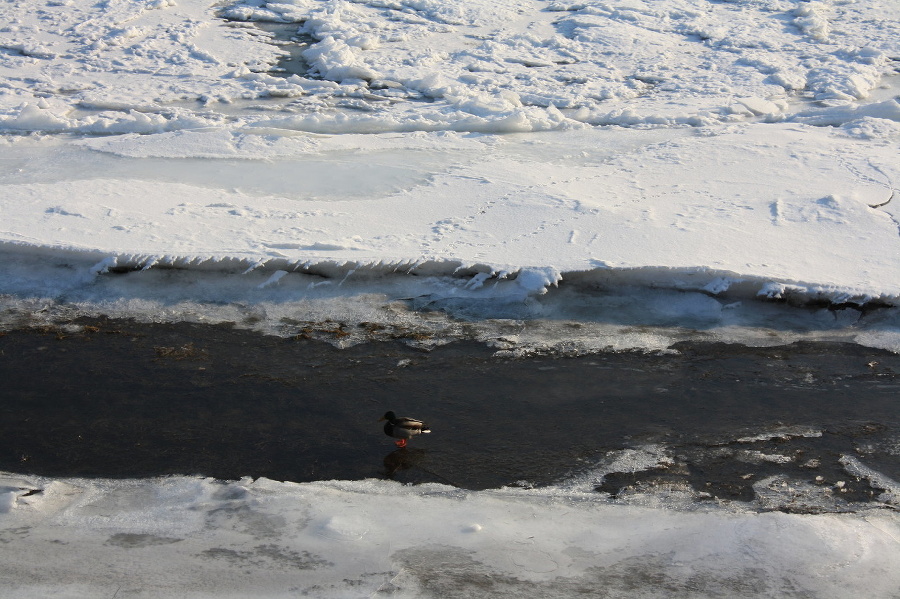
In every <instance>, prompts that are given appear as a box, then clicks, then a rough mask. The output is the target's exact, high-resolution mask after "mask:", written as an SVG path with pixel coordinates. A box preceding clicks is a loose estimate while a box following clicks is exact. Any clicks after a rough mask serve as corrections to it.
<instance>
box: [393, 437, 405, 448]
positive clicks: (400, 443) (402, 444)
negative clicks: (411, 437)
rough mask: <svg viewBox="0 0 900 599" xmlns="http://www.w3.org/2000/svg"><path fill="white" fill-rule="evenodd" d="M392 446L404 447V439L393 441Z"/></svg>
mask: <svg viewBox="0 0 900 599" xmlns="http://www.w3.org/2000/svg"><path fill="white" fill-rule="evenodd" d="M394 445H396V446H397V447H406V439H397V440H396V441H394Z"/></svg>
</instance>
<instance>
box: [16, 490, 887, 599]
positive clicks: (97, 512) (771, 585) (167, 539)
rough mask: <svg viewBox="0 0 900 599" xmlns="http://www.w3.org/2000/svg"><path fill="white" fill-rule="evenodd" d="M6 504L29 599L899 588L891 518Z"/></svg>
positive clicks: (157, 501) (57, 495)
mask: <svg viewBox="0 0 900 599" xmlns="http://www.w3.org/2000/svg"><path fill="white" fill-rule="evenodd" d="M0 489H2V491H3V492H4V493H3V496H4V499H5V501H4V502H3V505H4V507H3V512H4V513H3V514H0V517H2V518H3V520H4V524H5V526H4V530H3V532H2V535H3V539H4V541H5V543H4V545H3V547H5V548H7V549H9V548H15V551H4V565H3V570H4V572H5V573H6V578H7V582H6V583H5V586H6V588H7V589H8V590H9V591H10V592H14V593H15V594H17V595H18V596H42V595H44V594H48V593H51V592H63V593H65V594H68V595H69V596H87V595H92V596H98V595H107V594H110V593H118V594H127V595H130V596H135V597H153V596H160V595H172V594H177V595H179V596H184V597H210V596H217V597H239V596H246V594H248V593H252V594H255V595H258V596H266V597H288V596H297V595H312V596H316V597H369V596H378V595H381V594H385V595H391V596H399V597H464V596H473V595H474V596H486V595H487V594H490V595H491V596H494V597H507V596H509V597H512V596H516V597H556V596H574V595H576V594H579V593H588V594H592V593H597V592H600V591H601V590H602V591H603V592H606V593H614V594H624V595H626V596H635V595H634V593H635V591H636V590H637V589H640V596H690V597H721V596H723V595H740V596H745V597H756V596H773V595H777V596H782V597H793V596H806V595H814V596H817V597H823V598H824V597H843V596H846V595H847V594H852V593H854V592H856V590H857V589H858V588H859V584H860V581H865V583H866V585H867V593H868V594H869V595H870V596H873V597H888V596H890V595H891V594H892V593H893V592H894V591H895V590H896V588H897V585H898V584H900V580H898V574H897V571H896V568H894V567H893V566H894V564H895V563H896V560H897V547H898V544H897V538H898V536H900V523H898V519H897V517H896V515H895V513H892V512H888V511H883V510H869V511H865V512H862V513H859V514H855V515H847V514H843V515H840V516H838V515H832V514H824V515H803V516H801V515H795V514H794V515H792V514H786V513H782V512H766V513H754V512H749V513H748V512H745V511H742V510H740V509H738V510H729V509H722V508H704V509H688V510H684V511H681V510H678V509H674V510H673V509H671V508H660V507H642V506H639V505H628V504H614V503H610V502H609V501H607V500H604V499H603V498H602V496H601V495H599V494H596V493H578V492H573V491H571V490H570V491H565V492H561V491H554V490H553V489H549V490H546V489H545V490H524V489H501V490H496V491H484V492H479V493H472V492H466V491H460V490H458V489H454V488H452V487H446V486H442V485H437V484H430V485H420V486H416V487H408V486H403V485H399V484H397V483H392V482H384V481H376V480H367V481H359V482H321V483H310V484H291V483H281V482H276V481H271V480H266V479H258V480H255V481H254V480H251V479H249V478H248V479H244V480H241V481H234V482H220V481H214V480H210V479H202V478H191V477H173V478H165V479H155V480H144V481H136V480H125V481H89V480H80V479H66V480H49V479H40V478H36V477H26V478H22V477H15V476H12V475H7V476H5V477H4V478H3V479H2V487H0ZM60 581H66V582H65V584H64V585H60ZM662 581H665V582H664V583H663V582H662Z"/></svg>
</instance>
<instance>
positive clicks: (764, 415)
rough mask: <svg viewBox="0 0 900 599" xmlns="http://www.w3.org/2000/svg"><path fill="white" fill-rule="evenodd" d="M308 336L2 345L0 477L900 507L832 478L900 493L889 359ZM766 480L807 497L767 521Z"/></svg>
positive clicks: (19, 338) (791, 349) (208, 331)
mask: <svg viewBox="0 0 900 599" xmlns="http://www.w3.org/2000/svg"><path fill="white" fill-rule="evenodd" d="M333 334H336V332H335V333H333ZM302 337H303V336H301V337H299V338H291V339H279V338H272V337H266V336H260V335H257V334H254V333H247V332H242V331H239V330H233V329H231V328H228V327H210V326H201V325H140V324H137V323H132V322H128V321H106V320H102V321H93V322H92V321H86V322H83V323H81V324H79V325H69V326H65V327H60V328H44V329H38V330H32V331H11V332H9V333H7V334H6V335H5V336H4V337H2V338H0V343H2V347H3V352H4V356H5V360H4V364H3V368H4V370H5V371H6V372H7V373H8V376H7V379H8V380H9V381H10V382H9V383H7V390H8V392H9V393H10V394H11V395H10V397H15V398H17V400H16V401H14V402H9V403H8V404H7V406H6V407H5V418H4V429H3V431H2V434H0V438H2V439H3V444H4V446H5V447H6V449H5V451H4V452H3V455H4V456H5V457H4V461H3V462H2V464H0V467H2V468H3V469H6V470H16V469H22V468H27V469H28V470H29V471H32V472H35V473H40V474H47V475H53V476H93V477H109V476H112V477H130V476H154V475H160V474H201V475H207V476H213V477H216V478H221V479H236V478H240V477H241V476H253V477H257V476H265V477H268V478H273V479H277V480H290V481H295V482H302V481H313V480H328V479H361V478H370V477H386V478H392V479H394V480H398V481H401V482H416V483H422V482H437V483H444V484H451V485H454V486H457V487H462V488H469V489H483V488H490V487H494V488H496V487H501V486H510V485H519V486H526V487H533V486H539V487H544V486H547V485H553V484H578V485H581V487H582V488H583V490H593V489H596V490H598V491H602V492H604V493H610V494H612V495H614V496H616V497H627V496H628V495H629V494H631V493H640V492H642V491H647V492H650V493H651V494H652V492H653V489H654V488H656V487H658V486H659V485H662V486H664V487H669V486H671V488H672V489H673V490H674V491H677V492H685V493H688V494H694V495H695V497H696V498H698V499H718V500H735V501H743V502H757V504H758V505H757V507H758V508H760V507H761V508H763V509H769V508H771V507H775V508H776V509H787V510H790V509H794V508H796V509H797V510H799V511H804V510H805V511H813V512H815V511H844V510H851V509H853V508H852V507H850V506H851V505H852V504H853V502H857V501H861V502H876V503H877V502H878V501H884V500H885V497H887V498H888V499H889V497H890V493H892V492H895V491H896V489H891V488H889V487H890V485H889V484H888V485H887V487H885V486H884V485H883V481H881V482H878V481H875V480H872V479H870V477H866V476H864V475H861V474H860V472H859V471H853V468H854V466H853V465H851V464H849V463H848V462H847V460H851V461H853V464H855V463H856V462H855V461H860V460H861V462H860V463H861V464H863V465H865V466H866V467H869V468H872V469H874V471H877V472H878V473H880V474H881V475H883V476H884V477H885V479H884V480H892V479H893V480H896V479H900V465H898V462H897V451H896V442H897V434H898V428H897V427H898V423H897V411H896V405H895V395H896V392H897V389H898V385H900V382H898V380H897V376H898V375H897V373H898V370H900V362H898V358H897V356H896V354H892V353H889V352H884V351H879V350H872V349H865V348H861V347H859V346H856V345H850V344H826V343H801V344H796V345H792V346H780V347H770V348H747V347H742V346H729V345H724V344H704V343H682V344H678V345H677V346H676V347H677V352H675V353H670V354H646V353H641V352H622V353H602V354H595V355H589V356H582V357H574V358H573V357H570V358H565V357H554V356H544V357H540V356H537V357H531V358H516V359H509V358H504V357H502V356H500V355H497V354H495V353H494V352H493V351H492V350H491V349H490V348H487V347H485V346H483V345H481V344H476V343H454V344H449V345H446V346H442V347H438V348H436V349H432V350H429V351H425V350H422V349H416V348H414V347H409V346H407V345H405V344H401V343H399V342H394V343H386V342H381V343H369V344H363V345H359V346H355V347H353V348H351V349H344V350H338V349H335V348H333V347H331V346H330V345H326V344H324V343H321V342H316V341H312V340H309V339H305V338H302ZM96 381H102V385H100V386H98V384H97V383H96ZM388 409H393V410H395V411H397V412H398V413H409V414H411V415H414V416H416V415H417V416H420V417H422V418H426V419H427V421H428V423H429V424H430V425H431V426H432V428H434V429H435V433H434V434H433V435H430V436H428V437H422V438H417V439H415V440H414V441H413V442H411V444H410V447H408V448H407V449H403V450H396V449H395V448H394V447H393V445H392V443H391V440H390V439H389V438H387V437H385V436H384V435H383V433H382V432H381V427H380V425H378V424H377V423H376V422H375V421H376V420H377V418H378V417H380V415H381V414H383V413H384V412H385V411H387V410H388ZM648 460H649V461H648ZM771 477H782V479H783V480H788V481H793V482H795V483H796V484H800V485H801V486H805V485H809V489H817V490H814V491H809V489H807V490H806V491H798V493H799V495H798V497H797V501H798V503H796V504H791V503H790V501H789V499H790V498H789V496H787V495H786V496H785V497H783V498H782V499H781V500H782V501H787V503H785V504H784V505H781V504H778V503H777V502H776V503H775V504H771V505H770V503H771V497H770V495H771V493H770V492H769V491H766V492H765V493H760V489H759V488H757V487H758V486H759V485H764V486H768V485H772V484H773V483H772V482H771V481H769V480H768V479H770V478H771ZM845 479H846V480H845ZM838 480H844V482H845V483H846V484H844V485H842V486H841V487H840V488H836V487H835V486H834V485H835V484H836V483H837V481H838ZM564 481H568V482H564ZM575 481H577V482H575ZM766 481H768V482H766ZM879 484H882V486H880V487H879V486H878V485H879ZM804 488H806V487H804ZM807 491H809V493H807ZM772 492H776V493H777V492H778V491H777V490H775V491H772ZM885 492H887V493H888V495H886V496H885V497H881V495H882V494H883V493H885ZM785 493H789V492H788V491H787V490H785ZM804 493H806V494H807V495H808V497H801V495H804ZM879 498H880V499H879ZM804 501H806V502H808V503H809V505H808V506H806V507H804V506H805V504H804ZM890 502H891V501H888V503H890Z"/></svg>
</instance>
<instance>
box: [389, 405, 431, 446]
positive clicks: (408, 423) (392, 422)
mask: <svg viewBox="0 0 900 599" xmlns="http://www.w3.org/2000/svg"><path fill="white" fill-rule="evenodd" d="M384 420H387V422H385V423H384V434H385V435H387V436H388V437H394V438H396V439H397V441H395V442H394V444H395V445H396V446H397V447H406V440H407V439H412V438H413V437H415V436H416V435H421V434H422V433H430V432H431V429H430V428H429V427H428V425H427V424H425V423H424V422H422V421H421V420H416V419H415V418H402V417H401V418H397V415H396V414H394V413H393V412H387V413H386V414H385V415H384V416H383V417H381V418H380V419H379V420H378V422H382V421H384Z"/></svg>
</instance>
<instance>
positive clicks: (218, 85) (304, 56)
mask: <svg viewBox="0 0 900 599" xmlns="http://www.w3.org/2000/svg"><path fill="white" fill-rule="evenodd" d="M0 22H2V25H0V253H2V256H3V259H2V261H0V296H2V300H3V310H2V314H0V327H3V328H5V329H8V328H12V327H17V326H23V324H29V325H33V324H41V323H46V322H48V321H65V320H67V319H71V318H72V317H74V316H77V315H80V314H87V315H112V316H121V317H133V318H138V319H144V320H157V321H159V320H161V321H184V320H188V321H198V322H234V323H237V325H239V326H246V327H250V328H256V329H259V330H262V331H263V332H265V333H269V334H292V333H294V332H296V331H294V330H293V329H292V328H291V327H292V326H293V325H292V324H291V323H296V322H298V321H325V320H328V319H332V320H338V321H342V322H374V323H379V324H380V325H383V327H384V328H382V329H381V330H383V331H386V333H385V335H389V333H390V330H391V327H400V326H402V327H405V328H407V329H408V328H410V327H419V328H422V329H427V330H428V331H429V332H430V333H431V335H429V338H430V339H437V340H440V341H447V340H451V339H457V338H475V339H479V340H482V341H487V342H489V343H492V344H493V345H494V346H495V347H497V349H498V351H500V352H506V353H507V354H515V353H516V352H528V351H531V350H533V349H542V348H543V349H546V348H551V349H552V348H555V349H557V350H560V351H562V350H565V351H576V352H585V351H604V350H609V349H629V348H642V349H647V350H665V349H667V348H670V347H671V346H672V344H673V343H674V342H676V341H679V340H684V339H713V340H724V341H728V342H737V343H746V344H766V345H770V344H778V343H789V342H792V341H795V340H798V339H810V340H838V341H849V342H856V343H861V344H865V345H870V346H874V347H880V348H885V349H889V350H891V351H894V352H898V351H900V316H898V308H897V305H898V301H900V211H898V207H900V198H898V197H897V193H896V190H897V187H898V181H900V160H898V155H900V152H898V150H900V100H898V98H900V5H896V4H895V3H890V2H875V1H869V0H858V1H847V0H820V1H800V0H732V1H728V2H712V1H707V0H653V1H650V0H624V1H615V2H613V1H606V0H585V1H571V2H570V1H564V0H500V1H493V2H479V1H477V0H468V1H466V2H463V1H461V0H441V1H437V0H355V1H346V0H284V1H281V2H265V1H264V0H238V1H231V0H229V1H226V2H221V1H213V0H177V1H173V0H107V1H105V2H101V3H95V2H88V1H86V0H41V1H39V2H28V1H24V0H16V1H10V2H5V3H3V4H2V5H0ZM571 322H577V323H578V324H579V326H580V328H578V329H577V331H578V332H577V333H576V332H574V331H575V330H574V329H573V328H572V327H567V326H566V323H571ZM360 340H362V339H357V338H353V337H351V338H348V339H344V340H342V343H353V342H356V341H360ZM651 457H652V456H651ZM854 468H856V471H859V472H861V471H862V468H861V467H856V466H854ZM877 474H878V473H876V475H877ZM878 476H881V475H878ZM4 484H6V485H7V487H8V489H9V490H8V491H6V494H5V495H4V497H5V499H4V500H3V502H2V506H4V507H3V510H2V511H3V513H2V514H0V520H3V525H2V528H3V535H4V541H9V542H7V543H4V544H2V545H0V552H2V553H3V558H4V560H3V561H4V564H5V565H4V566H3V572H4V576H3V579H2V585H3V586H4V587H5V588H6V589H17V590H19V591H22V592H26V594H28V593H30V595H31V596H43V595H45V594H51V593H54V592H60V590H61V583H60V580H61V579H62V578H61V577H65V576H71V575H73V573H75V572H80V571H82V570H84V569H85V568H86V566H84V564H85V563H88V562H84V561H81V560H89V563H91V564H94V566H91V567H90V571H86V572H84V573H83V574H80V575H79V576H81V578H78V579H77V580H76V579H71V580H70V581H69V582H71V586H68V587H67V590H66V592H70V594H74V595H94V594H95V593H96V592H97V590H98V589H101V588H102V590H103V591H104V592H106V591H108V590H110V589H112V590H113V591H116V589H119V590H120V591H121V594H123V595H124V594H125V593H126V591H136V592H138V594H141V593H143V594H144V595H145V596H152V595H154V594H157V595H158V594H168V593H169V592H170V591H172V592H174V591H173V589H177V592H179V593H182V594H184V595H185V596H193V595H197V596H200V595H217V596H223V595H227V594H228V593H232V594H234V593H237V594H243V593H244V592H246V591H247V590H249V587H251V586H255V585H261V586H257V589H258V590H262V591H265V592H268V593H270V594H282V595H285V596H287V595H290V594H291V593H293V594H296V593H298V592H301V591H304V590H305V591H308V592H309V593H310V594H312V595H317V596H327V595H329V594H331V595H334V596H348V595H357V594H358V595H359V596H369V595H371V594H373V593H376V592H384V593H387V592H389V591H391V590H392V589H393V590H395V591H396V593H397V594H399V596H423V595H425V596H427V595H428V594H429V593H430V594H433V595H437V591H435V590H434V587H432V586H429V585H434V584H437V583H435V582H434V581H433V580H431V581H430V580H429V579H428V578H427V577H426V576H425V574H424V573H434V575H435V576H437V580H441V578H440V576H442V574H441V573H440V572H439V570H441V568H444V571H445V572H446V571H466V572H475V573H476V574H475V575H474V576H475V579H474V580H473V582H472V584H475V585H476V586H477V585H478V584H481V583H480V582H478V580H480V579H478V578H477V577H478V576H483V577H485V580H487V579H490V580H491V581H492V582H490V584H491V585H494V586H493V587H490V588H489V591H490V592H491V593H492V594H493V595H495V596H503V594H504V593H506V594H509V595H513V594H514V595H516V596H523V593H525V596H527V593H537V591H536V589H539V590H540V593H538V594H539V595H540V596H552V595H553V594H554V593H556V594H562V595H564V594H567V593H569V594H574V593H575V592H578V590H579V589H585V588H592V586H593V585H612V586H611V587H609V588H610V589H611V592H613V591H615V592H618V591H620V590H621V591H622V592H625V591H626V590H629V589H633V588H634V587H633V586H630V585H633V584H636V583H635V579H636V578H641V579H644V578H646V577H650V578H652V577H654V576H659V575H661V574H660V573H661V572H665V575H666V576H672V577H673V589H674V592H676V593H681V594H683V595H686V596H687V595H690V596H697V595H700V596H703V595H709V596H721V595H740V594H742V593H743V594H746V595H753V594H756V595H779V596H785V595H790V594H791V593H794V594H798V595H801V594H803V593H808V594H811V595H815V596H820V597H827V596H835V597H836V596H845V595H847V594H848V593H853V592H854V591H856V590H858V588H859V586H858V585H859V583H860V581H862V580H865V581H867V582H866V584H868V585H881V586H880V587H879V588H873V590H872V591H870V592H869V594H870V595H872V596H885V597H887V596H890V595H891V593H895V592H896V589H897V588H898V586H900V581H898V579H897V574H896V568H894V567H892V564H893V563H896V560H897V555H898V550H897V547H898V544H897V538H898V521H897V519H896V517H895V516H893V514H892V513H891V512H878V513H866V514H857V515H848V514H842V515H829V514H825V515H821V516H815V517H811V516H806V517H804V516H799V515H789V514H781V513H762V514H760V513H756V512H754V511H752V510H751V511H750V512H747V513H738V512H728V511H717V510H716V509H710V510H708V511H702V512H697V511H690V510H688V511H682V512H679V511H672V510H671V509H670V508H668V507H657V506H653V507H647V506H641V507H635V506H621V505H606V504H602V503H597V501H598V500H596V499H588V498H585V497H582V496H581V495H578V494H577V493H576V492H575V491H572V490H571V489H569V490H559V489H557V490H556V491H555V492H554V493H555V494H554V493H551V492H549V491H541V492H539V491H536V490H535V491H533V492H524V491H521V492H519V491H515V492H507V491H495V492H493V491H492V492H477V493H476V492H473V493H464V492H461V491H456V490H452V489H446V488H432V487H423V488H404V487H400V486H398V485H395V484H392V483H388V482H379V483H376V482H353V483H349V482H347V483H337V482H333V483H317V484H307V485H292V484H290V483H274V482H271V481H264V480H261V481H256V482H249V481H242V482H235V483H219V482H213V481H207V480H203V479H193V478H180V479H165V480H159V481H156V480H154V481H119V482H109V481H75V480H58V481H50V480H39V479H33V480H30V482H29V481H26V482H24V483H22V484H21V485H19V484H18V483H10V482H7V483H4ZM29 488H34V489H40V490H41V492H40V493H34V494H28V491H27V489H29ZM23 489H24V490H23ZM542 493H543V494H542ZM410 506H414V507H410ZM410 514H411V515H410ZM403 518H412V519H413V521H412V522H407V523H405V524H403V525H402V526H403V527H404V528H403V530H402V533H403V534H401V535H399V537H398V536H396V535H395V534H392V530H393V528H392V527H394V526H395V521H396V520H397V519H401V520H403ZM551 521H552V523H553V525H552V526H551V524H550V523H551ZM29 527H30V528H29ZM410 529H414V532H410ZM711 530H713V531H716V532H715V534H712V533H710V531H711ZM17 531H18V532H17ZM267 535H268V536H267ZM688 539H692V540H694V541H696V542H686V540H688ZM66 543H69V544H80V543H84V544H86V545H87V546H90V547H92V548H93V549H92V550H91V551H88V552H87V553H85V554H81V553H78V552H71V551H70V550H67V549H66V548H67V547H70V546H71V545H66ZM519 545H521V551H514V550H510V549H509V547H518V546H519ZM14 547H21V548H22V549H21V550H20V551H15V552H13V551H10V550H11V549H12V548H14ZM46 552H51V553H52V556H53V557H52V558H49V557H44V556H47V555H51V553H46ZM812 554H815V556H814V557H813V555H812ZM82 555H83V556H85V557H80V556H82ZM516 556H519V557H516ZM35 560H40V561H43V562H45V563H46V564H47V565H48V568H47V569H46V570H43V574H40V575H37V574H34V571H33V570H29V569H28V565H29V564H30V563H33V562H34V561H35ZM134 563H142V564H144V565H146V567H147V568H148V569H147V570H145V571H144V574H143V576H144V578H140V579H139V578H131V577H132V576H134V575H135V569H134V568H133V564H134ZM98 564H99V566H98ZM235 566H238V568H237V569H242V568H246V569H249V570H251V571H252V572H254V573H255V574H254V575H253V576H250V577H247V578H242V577H236V574H234V572H235ZM295 570H302V571H303V572H304V578H303V580H302V582H296V581H295V580H294V579H292V578H291V576H292V573H293V572H294V571H295ZM26 571H28V572H31V573H32V574H34V576H33V577H32V574H28V575H26V574H25V572H26ZM198 571H203V572H204V574H203V575H202V576H201V575H198V574H197V572H198ZM16 573H18V574H16ZM343 579H346V581H345V582H343V583H339V582H337V581H340V580H343ZM116 580H121V581H122V582H121V586H119V583H117V582H115V581H116ZM235 584H246V585H247V586H246V587H243V588H239V589H238V590H237V591H236V590H235V588H236V587H235V586H234V585H235ZM484 584H486V585H488V583H487V582H484ZM129 585H131V586H129ZM154 585H163V586H162V587H160V586H154ZM165 585H170V586H168V587H166V586H165ZM314 585H320V586H314ZM330 585H337V586H330ZM292 589H294V590H292ZM471 590H472V589H468V590H461V591H460V593H465V592H469V591H471ZM475 590H476V591H478V590H484V589H482V588H481V587H478V588H477V589H475ZM442 596H447V595H442Z"/></svg>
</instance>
